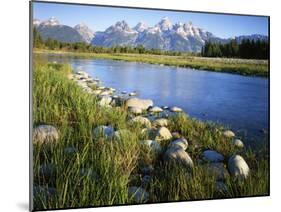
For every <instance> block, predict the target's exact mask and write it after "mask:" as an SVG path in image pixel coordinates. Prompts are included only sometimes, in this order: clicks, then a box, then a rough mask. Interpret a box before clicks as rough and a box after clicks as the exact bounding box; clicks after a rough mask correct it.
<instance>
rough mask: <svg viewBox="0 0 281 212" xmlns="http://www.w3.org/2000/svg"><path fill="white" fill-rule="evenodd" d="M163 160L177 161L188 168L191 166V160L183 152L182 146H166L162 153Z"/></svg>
mask: <svg viewBox="0 0 281 212" xmlns="http://www.w3.org/2000/svg"><path fill="white" fill-rule="evenodd" d="M163 159H164V161H168V162H169V161H171V162H177V163H180V164H183V165H185V166H187V167H188V168H192V167H193V161H192V159H191V158H190V156H189V154H188V153H187V152H185V151H184V150H183V149H182V148H180V147H179V148H176V147H173V148H168V149H167V151H166V152H165V154H164V158H163Z"/></svg>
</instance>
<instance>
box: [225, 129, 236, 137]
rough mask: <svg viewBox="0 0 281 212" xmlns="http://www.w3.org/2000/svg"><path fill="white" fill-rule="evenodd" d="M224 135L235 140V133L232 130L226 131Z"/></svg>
mask: <svg viewBox="0 0 281 212" xmlns="http://www.w3.org/2000/svg"><path fill="white" fill-rule="evenodd" d="M223 135H224V136H225V137H227V138H233V137H234V136H235V134H234V132H232V131H231V130H226V131H224V132H223Z"/></svg>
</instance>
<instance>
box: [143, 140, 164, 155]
mask: <svg viewBox="0 0 281 212" xmlns="http://www.w3.org/2000/svg"><path fill="white" fill-rule="evenodd" d="M140 143H141V144H143V145H146V146H147V147H149V148H150V149H151V150H152V151H153V152H155V153H157V154H158V153H161V152H162V147H161V145H160V144H158V143H157V141H154V140H143V141H140Z"/></svg>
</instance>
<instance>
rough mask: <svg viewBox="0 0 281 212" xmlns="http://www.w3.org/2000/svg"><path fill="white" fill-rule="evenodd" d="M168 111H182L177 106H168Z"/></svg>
mask: <svg viewBox="0 0 281 212" xmlns="http://www.w3.org/2000/svg"><path fill="white" fill-rule="evenodd" d="M170 111H171V112H182V109H181V108H179V107H171V108H170Z"/></svg>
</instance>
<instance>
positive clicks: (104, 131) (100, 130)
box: [93, 125, 114, 139]
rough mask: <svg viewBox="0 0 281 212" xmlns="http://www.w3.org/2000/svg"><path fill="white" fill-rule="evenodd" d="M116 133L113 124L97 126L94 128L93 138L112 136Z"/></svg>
mask: <svg viewBox="0 0 281 212" xmlns="http://www.w3.org/2000/svg"><path fill="white" fill-rule="evenodd" d="M113 135H114V129H113V127H111V126H105V125H101V126H97V127H96V128H94V129H93V139H94V138H98V137H105V138H111V137H112V136H113Z"/></svg>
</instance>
